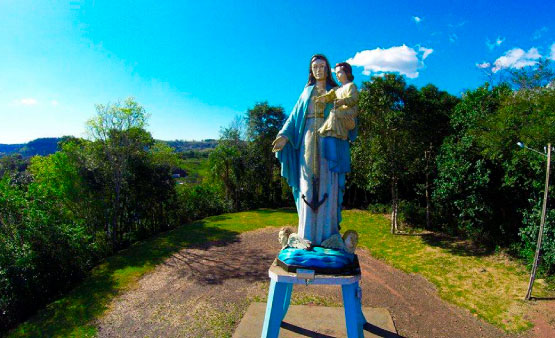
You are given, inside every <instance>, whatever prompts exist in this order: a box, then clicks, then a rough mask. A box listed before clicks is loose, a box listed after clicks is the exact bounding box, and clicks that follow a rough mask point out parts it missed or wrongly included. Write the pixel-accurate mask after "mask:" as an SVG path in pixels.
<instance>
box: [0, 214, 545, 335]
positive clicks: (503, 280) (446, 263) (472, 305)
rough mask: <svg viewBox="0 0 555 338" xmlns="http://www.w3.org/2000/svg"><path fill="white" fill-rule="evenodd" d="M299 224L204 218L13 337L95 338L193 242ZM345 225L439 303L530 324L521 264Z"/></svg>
mask: <svg viewBox="0 0 555 338" xmlns="http://www.w3.org/2000/svg"><path fill="white" fill-rule="evenodd" d="M296 223H297V215H296V213H295V211H294V210H267V209H262V210H256V211H250V212H240V213H233V214H226V215H220V216H213V217H208V218H206V219H204V220H202V221H198V222H195V223H192V224H189V225H185V226H182V227H179V228H177V229H175V230H172V231H169V232H167V233H164V234H161V235H159V236H157V237H155V238H152V239H149V240H147V241H144V242H142V243H138V244H136V245H134V246H132V247H130V248H129V249H127V250H124V251H122V252H120V253H119V254H117V255H115V256H112V257H110V258H109V259H107V260H106V261H105V262H104V263H102V264H100V265H99V266H97V267H96V268H95V269H93V271H92V272H91V275H90V276H89V277H88V278H87V279H85V281H84V282H83V283H81V284H80V285H79V286H77V287H76V288H75V289H74V290H73V291H71V292H70V293H68V294H67V295H66V296H65V297H63V298H61V299H59V300H57V301H55V302H53V303H51V304H50V305H48V306H47V308H46V309H44V310H42V311H40V312H39V313H38V314H37V315H36V316H35V317H33V318H31V319H30V320H29V321H27V322H25V323H23V324H22V325H20V326H19V327H17V328H16V329H15V330H13V331H12V332H10V336H13V337H18V336H28V335H32V336H35V335H41V336H54V337H55V336H94V335H95V334H96V329H95V327H94V319H96V318H99V317H100V316H102V314H103V313H104V312H105V311H106V309H107V308H108V305H109V303H110V301H111V300H112V299H113V298H114V297H116V296H117V295H118V294H121V293H122V292H124V291H126V290H128V289H130V288H133V286H134V285H135V284H136V282H137V281H138V280H139V278H140V277H141V276H142V275H144V274H145V273H147V272H149V271H152V269H154V267H155V266H156V265H157V264H159V263H161V262H162V261H163V260H164V259H165V258H167V257H169V256H170V255H171V254H172V253H174V252H177V251H178V250H180V249H181V248H183V247H186V246H189V245H193V244H196V243H202V242H206V241H215V240H222V241H225V240H233V239H234V238H235V237H236V236H237V235H238V234H239V233H241V232H244V231H249V230H254V229H257V228H261V227H265V226H276V227H279V226H282V225H284V224H296ZM342 228H343V229H345V230H346V229H354V230H357V231H358V232H359V234H360V245H361V246H363V247H366V248H368V250H369V251H370V253H371V254H372V255H373V256H374V257H377V258H380V259H383V260H384V261H386V262H388V263H390V264H391V265H393V266H395V267H397V268H399V269H402V270H404V271H407V272H413V273H419V274H421V275H423V276H424V277H426V278H427V279H428V280H429V281H430V282H432V283H434V284H435V285H436V286H437V288H438V292H439V294H440V295H441V297H443V298H444V299H446V300H448V301H450V302H452V303H454V304H457V305H459V306H462V307H464V308H467V309H469V310H470V311H471V312H473V313H475V314H476V315H477V316H480V317H482V318H484V319H485V320H487V321H488V322H490V323H492V324H494V325H497V326H499V327H502V328H504V329H506V330H510V331H519V330H523V329H526V328H528V327H530V323H528V322H527V321H526V320H525V319H524V318H523V314H524V313H525V311H526V310H527V305H526V303H524V302H523V301H522V298H523V297H524V295H525V292H526V287H527V283H528V271H527V270H526V269H525V268H524V267H523V266H522V265H521V264H520V263H518V262H514V261H511V260H509V259H507V258H506V257H504V256H502V255H499V254H491V253H487V252H483V251H481V250H479V249H476V248H472V247H469V246H468V245H467V243H464V242H457V241H454V240H452V239H448V238H441V237H440V238H438V237H437V236H434V235H432V234H420V235H413V236H400V235H397V236H393V235H391V234H389V221H388V220H387V219H386V218H385V217H384V216H383V215H376V214H371V213H369V212H365V211H357V210H349V211H345V212H344V219H343V223H342ZM545 292H546V287H545V286H544V285H542V284H541V283H536V285H535V287H534V295H535V296H541V295H545Z"/></svg>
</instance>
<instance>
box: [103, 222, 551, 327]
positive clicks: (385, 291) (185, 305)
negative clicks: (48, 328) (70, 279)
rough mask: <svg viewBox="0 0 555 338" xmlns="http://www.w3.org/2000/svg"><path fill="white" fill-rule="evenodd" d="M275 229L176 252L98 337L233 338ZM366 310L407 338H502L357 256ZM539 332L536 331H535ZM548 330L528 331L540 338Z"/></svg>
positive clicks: (260, 289) (331, 290) (314, 290)
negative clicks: (385, 315)
mask: <svg viewBox="0 0 555 338" xmlns="http://www.w3.org/2000/svg"><path fill="white" fill-rule="evenodd" d="M277 233H278V229H276V228H266V229H260V230H256V231H252V232H248V233H244V234H242V235H240V236H239V237H238V238H237V240H236V241H234V242H232V243H211V244H207V245H205V246H203V247H198V248H186V249H183V250H181V251H180V252H178V253H176V254H174V255H173V256H172V257H171V258H169V259H168V260H167V261H166V262H165V263H164V264H161V265H159V266H158V267H157V268H156V269H155V270H154V271H153V272H152V273H150V274H148V275H146V276H144V277H143V278H142V279H141V280H140V281H139V283H138V286H137V287H136V288H135V289H133V290H132V291H129V292H127V293H125V294H123V295H121V296H119V297H117V298H116V299H115V300H114V302H113V303H112V304H111V306H110V309H109V311H108V312H107V314H106V315H105V316H104V317H103V318H101V319H100V320H99V321H98V323H97V326H98V334H99V336H100V337H147V336H148V337H176V336H181V337H218V336H224V335H227V334H230V333H231V332H233V329H234V328H235V326H236V325H237V324H238V321H239V320H240V318H241V317H242V315H243V313H244V312H245V311H246V308H247V306H248V304H249V300H264V299H265V297H266V292H267V289H268V275H267V270H268V267H269V265H270V264H271V263H272V261H273V259H274V258H275V255H276V253H277V251H278V250H279V244H278V242H277ZM358 254H359V260H360V264H361V268H362V271H363V276H362V290H363V305H364V306H369V307H385V308H387V309H388V310H389V311H390V313H391V315H392V317H393V321H394V323H395V326H396V328H397V330H398V333H399V334H400V335H402V336H406V337H503V336H507V335H506V334H505V333H504V332H503V331H501V330H499V329H497V328H495V327H494V326H492V325H490V324H488V323H485V322H483V321H481V320H479V319H477V318H475V317H474V316H472V315H471V314H470V313H469V312H468V311H465V310H463V309H460V308H457V307H455V306H453V305H450V304H448V303H447V302H445V301H443V300H441V299H440V298H439V296H438V295H437V292H436V290H435V288H434V286H433V285H432V284H431V283H429V282H428V281H426V280H425V279H424V278H423V277H421V276H419V275H414V274H406V273H404V272H402V271H400V270H397V269H394V268H392V267H391V266H389V265H387V264H385V263H383V262H381V261H378V260H376V259H374V258H372V257H370V255H369V254H368V253H367V252H366V251H364V250H359V252H358ZM293 302H298V303H311V302H312V303H317V304H326V305H338V306H339V305H341V293H340V289H339V288H337V287H313V286H312V287H310V286H309V287H305V286H295V290H294V292H293ZM538 329H539V331H538ZM552 329H553V328H552V326H551V325H546V326H544V327H543V328H541V327H536V328H535V330H532V331H529V332H527V333H526V336H531V335H533V336H545V334H546V333H549V332H553V331H550V330H552Z"/></svg>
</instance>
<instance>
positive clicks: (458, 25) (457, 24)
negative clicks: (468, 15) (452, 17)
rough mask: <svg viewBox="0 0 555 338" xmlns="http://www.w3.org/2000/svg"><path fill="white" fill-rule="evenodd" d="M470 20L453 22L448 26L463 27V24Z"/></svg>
mask: <svg viewBox="0 0 555 338" xmlns="http://www.w3.org/2000/svg"><path fill="white" fill-rule="evenodd" d="M467 22H468V21H466V20H464V21H460V22H459V23H456V24H453V23H450V24H448V25H447V26H449V28H461V27H462V26H464V25H466V23H467Z"/></svg>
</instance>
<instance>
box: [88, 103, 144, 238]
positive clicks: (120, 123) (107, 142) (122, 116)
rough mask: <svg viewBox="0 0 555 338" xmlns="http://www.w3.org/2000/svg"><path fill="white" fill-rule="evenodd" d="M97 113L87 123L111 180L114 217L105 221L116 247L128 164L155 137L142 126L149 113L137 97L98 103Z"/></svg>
mask: <svg viewBox="0 0 555 338" xmlns="http://www.w3.org/2000/svg"><path fill="white" fill-rule="evenodd" d="M96 112H97V115H96V116H95V117H94V118H92V119H91V120H89V121H88V122H87V125H88V130H89V135H90V136H91V137H92V139H93V140H95V141H97V142H96V143H95V150H96V153H97V155H98V156H99V157H100V159H101V160H100V161H98V162H97V165H98V166H99V168H100V169H101V171H102V172H104V173H105V174H106V175H107V176H108V177H107V178H108V179H109V180H110V187H109V189H110V190H111V191H112V193H113V195H112V196H110V197H109V200H111V210H110V211H111V220H110V221H109V222H107V224H106V232H107V233H108V234H109V236H110V238H111V239H112V243H113V245H114V246H117V243H118V242H119V241H120V240H121V235H122V234H121V233H120V232H119V228H120V223H121V216H122V210H121V209H122V191H123V190H124V189H126V188H127V183H128V181H129V174H130V171H129V163H130V161H131V158H132V157H133V156H135V155H140V153H141V152H144V151H145V147H150V146H152V144H153V142H154V140H153V139H152V136H151V135H150V133H148V132H146V131H145V130H144V129H143V128H144V127H145V126H146V124H147V120H148V117H149V115H148V114H147V113H146V111H145V110H144V108H143V107H142V106H140V105H139V104H138V103H137V102H136V101H135V99H134V98H128V99H126V100H125V101H124V102H123V103H121V102H117V103H114V104H107V105H97V106H96Z"/></svg>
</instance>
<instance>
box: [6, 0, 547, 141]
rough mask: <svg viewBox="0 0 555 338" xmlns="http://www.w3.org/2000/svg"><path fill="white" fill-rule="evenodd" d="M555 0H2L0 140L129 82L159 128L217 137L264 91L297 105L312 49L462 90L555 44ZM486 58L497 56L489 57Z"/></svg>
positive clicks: (122, 90)
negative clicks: (485, 70)
mask: <svg viewBox="0 0 555 338" xmlns="http://www.w3.org/2000/svg"><path fill="white" fill-rule="evenodd" d="M554 15H555V2H553V1H528V2H524V1H499V2H486V1H428V2H416V1H402V2H400V1H397V2H385V1H380V2H377V1H360V2H357V1H355V2H345V3H343V2H342V3H339V2H333V1H271V2H270V1H267V2H265V1H234V2H231V1H229V2H223V1H222V2H215V1H174V2H170V1H167V2H155V1H26V0H0V143H21V142H27V141H29V140H32V139H35V138H37V137H58V136H62V135H75V136H85V133H84V132H85V122H86V121H87V119H89V118H91V117H92V116H94V114H95V108H94V105H95V104H97V103H103V104H105V103H109V102H114V101H117V100H119V99H124V98H126V97H127V96H134V97H135V98H136V99H137V100H138V101H139V103H140V104H142V105H143V106H144V107H145V108H146V110H147V111H148V112H149V113H150V114H151V119H150V125H149V127H148V129H149V130H150V131H151V132H152V134H153V136H154V137H155V138H157V139H163V140H173V139H185V140H192V139H197V140H198V139H204V138H217V137H218V131H219V129H220V127H221V126H226V125H228V124H229V123H230V121H231V120H233V118H234V117H235V116H236V115H238V114H243V113H244V112H245V111H246V110H247V109H248V108H249V107H252V106H253V105H254V104H255V103H256V102H260V101H266V100H267V101H268V102H269V103H270V104H272V105H281V106H283V107H284V108H285V110H286V112H287V113H288V112H289V111H290V109H291V108H292V107H293V105H294V103H295V102H296V100H297V98H298V96H299V94H300V92H301V91H302V88H303V87H304V85H305V82H306V78H307V72H308V61H309V59H310V56H311V55H312V54H315V53H324V54H325V55H326V56H327V57H328V58H329V59H330V61H331V62H332V63H337V62H340V61H345V60H349V62H351V64H353V65H354V75H355V83H357V84H358V85H360V84H361V82H362V81H365V80H368V79H369V78H370V76H371V75H372V74H380V73H381V72H384V71H397V72H400V73H402V74H404V75H406V76H407V81H408V82H409V83H411V84H415V85H417V86H423V85H425V84H427V83H433V84H435V85H436V86H438V87H439V88H440V89H443V90H447V91H448V92H450V93H452V94H455V95H460V93H461V92H462V91H464V90H465V89H473V88H476V87H477V86H479V85H480V84H481V83H483V82H484V81H485V78H484V76H483V75H482V72H481V71H480V69H479V68H478V67H477V65H481V66H482V67H486V66H487V67H489V68H490V69H492V68H493V69H495V70H497V69H503V68H511V67H512V68H518V67H522V66H524V65H531V64H534V63H535V62H536V61H537V59H538V58H539V57H540V56H542V57H548V58H555V45H554V43H555V34H554V33H555V24H554V22H555V21H554V20H553V16H554ZM488 63H489V64H488Z"/></svg>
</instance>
